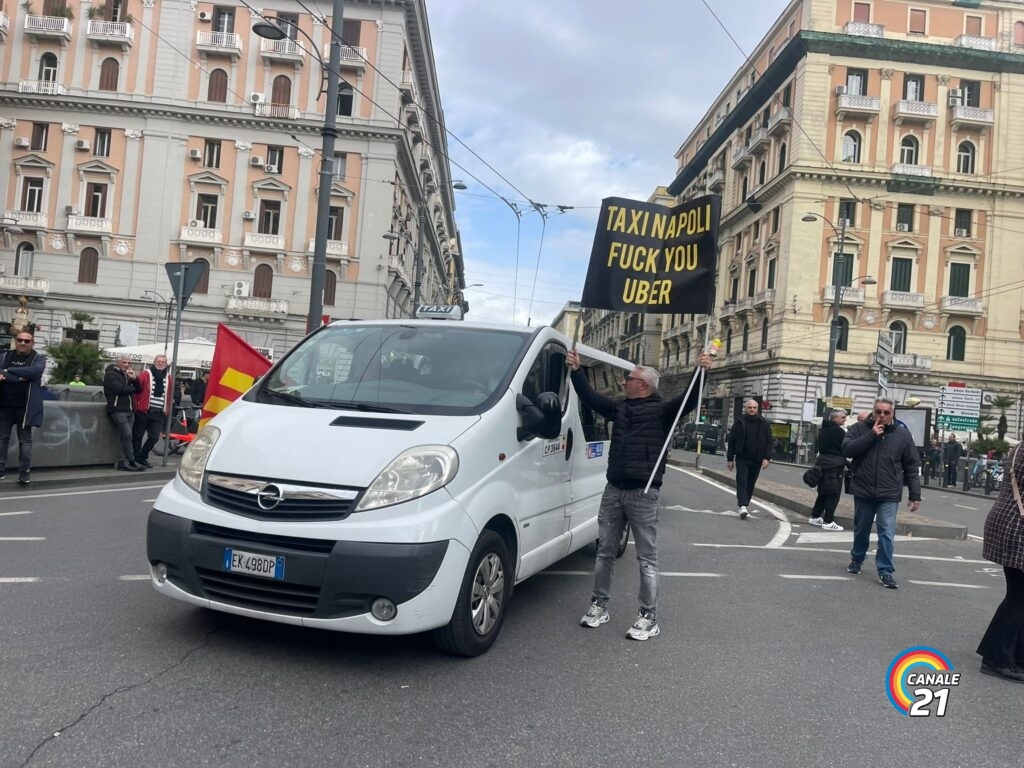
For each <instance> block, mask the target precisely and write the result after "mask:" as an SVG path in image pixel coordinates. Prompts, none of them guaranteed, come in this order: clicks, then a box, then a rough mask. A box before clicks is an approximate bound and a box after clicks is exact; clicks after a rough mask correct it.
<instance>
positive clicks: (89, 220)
mask: <svg viewBox="0 0 1024 768" xmlns="http://www.w3.org/2000/svg"><path fill="white" fill-rule="evenodd" d="M19 223H20V222H19ZM113 231H114V224H113V222H112V221H111V220H110V219H102V218H99V217H98V216H76V215H69V216H68V232H82V233H85V234H90V233H95V234H104V233H106V234H110V233H111V232H113Z"/></svg>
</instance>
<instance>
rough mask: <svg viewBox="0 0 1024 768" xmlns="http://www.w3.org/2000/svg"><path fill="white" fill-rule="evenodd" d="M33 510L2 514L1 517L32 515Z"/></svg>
mask: <svg viewBox="0 0 1024 768" xmlns="http://www.w3.org/2000/svg"><path fill="white" fill-rule="evenodd" d="M31 514H32V510H30V509H26V510H24V511H22V512H0V517H13V516H14V515H31Z"/></svg>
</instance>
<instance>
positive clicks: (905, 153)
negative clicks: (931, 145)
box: [900, 136, 921, 165]
mask: <svg viewBox="0 0 1024 768" xmlns="http://www.w3.org/2000/svg"><path fill="white" fill-rule="evenodd" d="M920 149H921V144H920V143H919V142H918V140H917V138H916V137H914V136H904V137H903V141H901V142H900V162H901V163H903V164H904V165H917V160H918V155H919V153H920Z"/></svg>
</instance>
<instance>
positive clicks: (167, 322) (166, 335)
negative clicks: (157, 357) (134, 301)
mask: <svg viewBox="0 0 1024 768" xmlns="http://www.w3.org/2000/svg"><path fill="white" fill-rule="evenodd" d="M146 294H153V296H155V297H156V299H150V297H149V296H147V295H146ZM139 298H140V299H147V300H150V301H152V302H153V303H154V304H156V303H157V299H159V300H160V301H159V303H160V304H166V305H167V318H166V320H165V322H164V354H165V355H166V354H167V345H168V344H169V343H170V339H171V310H172V309H173V308H174V303H173V302H170V301H168V300H167V299H165V298H164V297H163V295H162V294H160V293H159V292H157V291H151V290H149V289H148V288H147V289H146V290H144V291H143V292H142V295H141V296H140V297H139Z"/></svg>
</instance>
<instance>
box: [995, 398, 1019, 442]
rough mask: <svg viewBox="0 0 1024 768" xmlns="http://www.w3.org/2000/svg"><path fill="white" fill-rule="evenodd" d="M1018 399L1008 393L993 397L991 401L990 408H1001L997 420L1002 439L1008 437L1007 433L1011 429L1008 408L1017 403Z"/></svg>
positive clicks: (998, 431) (998, 432)
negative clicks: (1007, 415) (1007, 414)
mask: <svg viewBox="0 0 1024 768" xmlns="http://www.w3.org/2000/svg"><path fill="white" fill-rule="evenodd" d="M1016 402H1017V401H1016V400H1014V399H1013V398H1012V397H1008V396H1007V395H999V396H998V397H994V398H992V402H991V403H989V407H990V408H998V409H999V421H998V422H996V434H998V435H999V439H1000V440H1002V439H1003V438H1005V437H1006V433H1007V432H1009V431H1010V425H1009V424H1008V423H1007V421H1006V409H1007V408H1009V407H1011V406H1013V405H1015V404H1016Z"/></svg>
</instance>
